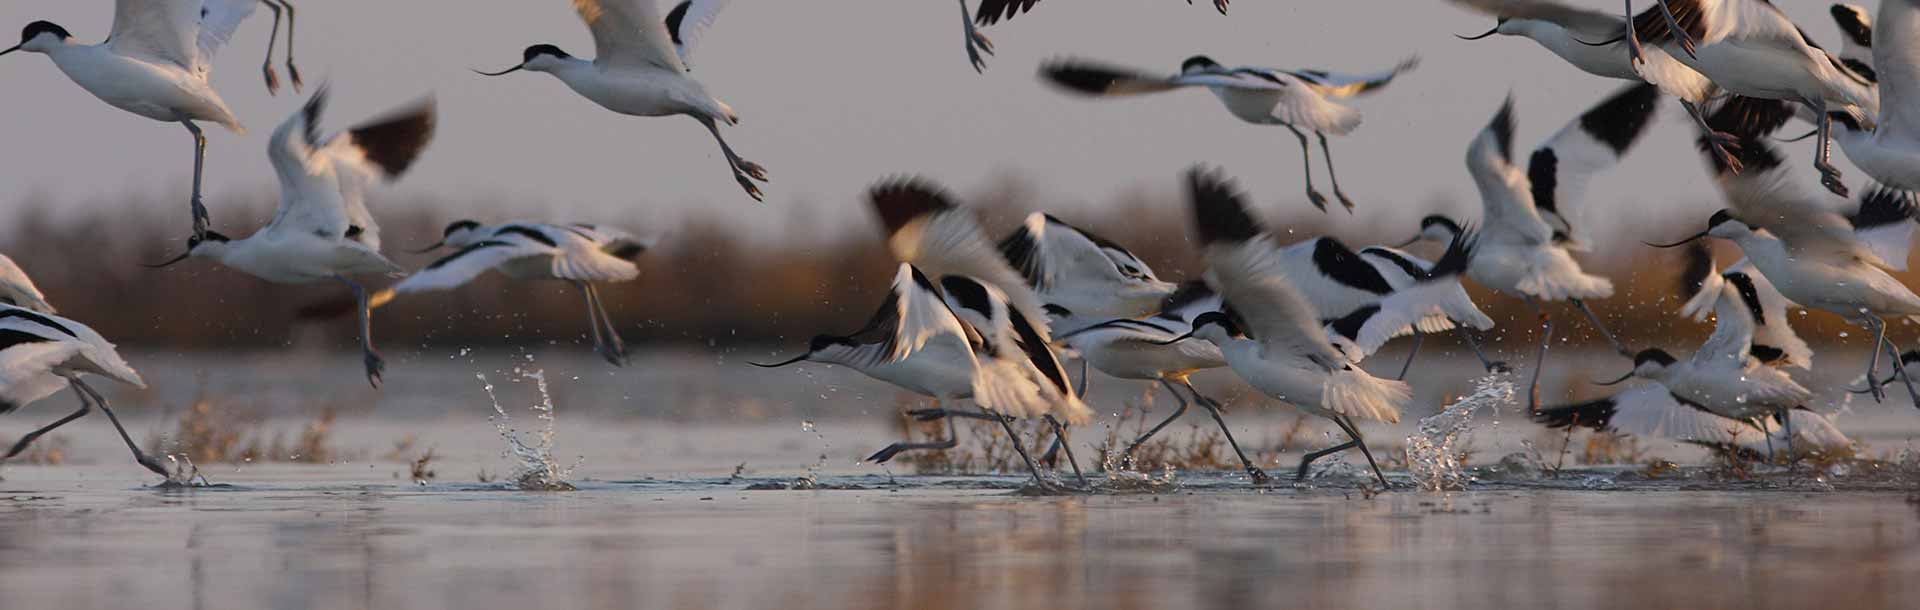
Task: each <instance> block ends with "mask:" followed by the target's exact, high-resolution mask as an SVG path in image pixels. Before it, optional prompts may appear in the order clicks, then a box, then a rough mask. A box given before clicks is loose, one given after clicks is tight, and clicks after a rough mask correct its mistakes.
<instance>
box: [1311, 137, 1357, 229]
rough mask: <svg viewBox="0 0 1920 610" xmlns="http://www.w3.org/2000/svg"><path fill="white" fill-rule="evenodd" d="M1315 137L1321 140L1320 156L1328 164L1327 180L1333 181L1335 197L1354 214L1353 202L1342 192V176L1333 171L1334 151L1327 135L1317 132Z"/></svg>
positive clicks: (1349, 212) (1348, 211)
mask: <svg viewBox="0 0 1920 610" xmlns="http://www.w3.org/2000/svg"><path fill="white" fill-rule="evenodd" d="M1313 135H1314V137H1317V138H1320V156H1322V157H1325V159H1324V160H1325V161H1326V162H1327V179H1328V180H1331V181H1333V196H1334V198H1335V199H1339V200H1340V205H1343V206H1346V208H1347V213H1348V214H1352V213H1353V200H1352V199H1348V198H1347V194H1346V193H1345V192H1343V191H1341V190H1340V175H1339V174H1336V173H1334V171H1333V149H1331V148H1328V147H1327V134H1324V133H1320V132H1318V131H1316V132H1313Z"/></svg>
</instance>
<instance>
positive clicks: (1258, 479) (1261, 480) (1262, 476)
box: [1247, 466, 1273, 485]
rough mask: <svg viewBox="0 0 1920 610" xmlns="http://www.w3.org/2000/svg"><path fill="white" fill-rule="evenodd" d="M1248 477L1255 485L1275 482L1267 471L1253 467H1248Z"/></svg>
mask: <svg viewBox="0 0 1920 610" xmlns="http://www.w3.org/2000/svg"><path fill="white" fill-rule="evenodd" d="M1247 477H1248V478H1251V479H1253V484H1254V485H1266V484H1268V483H1272V482H1273V477H1270V476H1267V472H1266V471H1264V470H1261V469H1259V468H1257V467H1252V466H1249V467H1247Z"/></svg>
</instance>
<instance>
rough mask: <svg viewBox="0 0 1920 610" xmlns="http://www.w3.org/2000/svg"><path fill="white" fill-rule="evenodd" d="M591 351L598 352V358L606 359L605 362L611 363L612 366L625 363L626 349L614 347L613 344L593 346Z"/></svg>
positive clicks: (624, 364)
mask: <svg viewBox="0 0 1920 610" xmlns="http://www.w3.org/2000/svg"><path fill="white" fill-rule="evenodd" d="M593 351H595V352H599V353H600V358H602V359H604V360H606V361H607V364H611V365H614V366H626V365H627V350H625V349H622V348H619V347H615V346H606V347H599V348H594V350H593Z"/></svg>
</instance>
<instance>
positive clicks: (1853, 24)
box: [1827, 0, 1894, 48]
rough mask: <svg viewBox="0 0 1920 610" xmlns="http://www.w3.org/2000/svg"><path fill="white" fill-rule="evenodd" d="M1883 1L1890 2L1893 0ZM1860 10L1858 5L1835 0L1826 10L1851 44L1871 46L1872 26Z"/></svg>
mask: <svg viewBox="0 0 1920 610" xmlns="http://www.w3.org/2000/svg"><path fill="white" fill-rule="evenodd" d="M1883 1H1887V2H1892V1H1894V0H1883ZM1861 10H1862V9H1860V8H1859V7H1855V6H1851V5H1848V4H1844V3H1838V2H1836V3H1834V5H1833V6H1832V7H1831V8H1828V9H1827V12H1828V13H1829V14H1831V15H1833V21H1834V24H1835V25H1838V26H1840V31H1841V32H1842V33H1845V34H1846V35H1847V38H1848V39H1851V40H1852V41H1853V44H1856V45H1860V46H1863V47H1869V48H1871V47H1872V46H1873V26H1871V25H1868V24H1867V23H1866V19H1867V16H1866V15H1865V14H1862V13H1861Z"/></svg>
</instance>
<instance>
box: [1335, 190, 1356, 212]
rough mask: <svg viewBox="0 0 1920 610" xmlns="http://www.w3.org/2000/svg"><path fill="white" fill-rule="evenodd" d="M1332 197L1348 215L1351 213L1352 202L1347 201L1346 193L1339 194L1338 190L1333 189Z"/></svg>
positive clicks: (1350, 200)
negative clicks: (1345, 209) (1338, 201)
mask: <svg viewBox="0 0 1920 610" xmlns="http://www.w3.org/2000/svg"><path fill="white" fill-rule="evenodd" d="M1333 196H1334V198H1335V199H1339V200H1340V206H1341V207H1344V208H1347V213H1348V214H1352V213H1353V200H1352V199H1348V198H1347V194H1346V193H1342V192H1340V189H1333Z"/></svg>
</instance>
